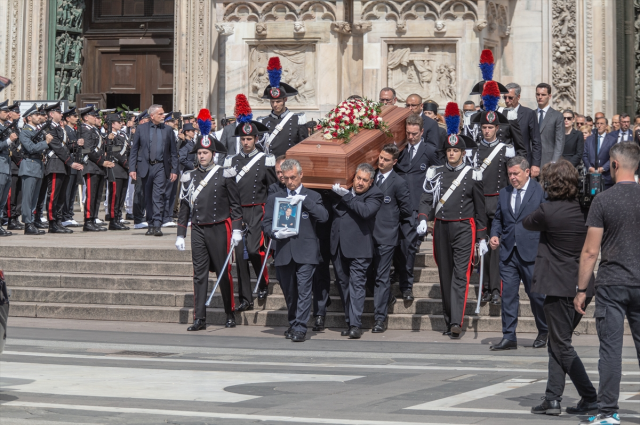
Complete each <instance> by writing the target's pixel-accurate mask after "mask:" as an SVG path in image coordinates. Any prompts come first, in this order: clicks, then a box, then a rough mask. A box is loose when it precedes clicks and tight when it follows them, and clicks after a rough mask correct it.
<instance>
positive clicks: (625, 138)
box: [618, 130, 633, 143]
mask: <svg viewBox="0 0 640 425" xmlns="http://www.w3.org/2000/svg"><path fill="white" fill-rule="evenodd" d="M631 141H633V133H631V130H627V131H622V130H620V132H619V133H618V143H620V142H631Z"/></svg>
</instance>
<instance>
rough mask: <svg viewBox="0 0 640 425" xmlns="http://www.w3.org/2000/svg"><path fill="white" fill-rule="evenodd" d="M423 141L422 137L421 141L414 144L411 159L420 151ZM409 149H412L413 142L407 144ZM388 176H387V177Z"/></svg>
mask: <svg viewBox="0 0 640 425" xmlns="http://www.w3.org/2000/svg"><path fill="white" fill-rule="evenodd" d="M421 143H422V139H420V141H419V142H418V143H416V144H415V145H413V154H412V155H411V157H410V158H409V160H411V161H413V157H414V156H416V154H417V153H418V149H419V148H420V144H421ZM407 149H411V144H409V145H407ZM385 178H386V177H385Z"/></svg>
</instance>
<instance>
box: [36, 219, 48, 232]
mask: <svg viewBox="0 0 640 425" xmlns="http://www.w3.org/2000/svg"><path fill="white" fill-rule="evenodd" d="M33 225H34V226H36V229H48V228H49V222H48V221H47V222H46V223H43V222H42V220H40V217H36V218H34V219H33Z"/></svg>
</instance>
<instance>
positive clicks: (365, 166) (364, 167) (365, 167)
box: [356, 162, 376, 179]
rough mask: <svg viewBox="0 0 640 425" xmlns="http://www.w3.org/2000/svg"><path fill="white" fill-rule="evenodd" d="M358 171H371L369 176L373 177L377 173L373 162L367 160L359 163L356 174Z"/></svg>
mask: <svg viewBox="0 0 640 425" xmlns="http://www.w3.org/2000/svg"><path fill="white" fill-rule="evenodd" d="M358 171H364V172H367V173H369V178H371V179H373V177H374V176H375V175H376V170H374V169H373V167H372V166H371V164H369V163H367V162H363V163H362V164H360V165H358V167H357V168H356V174H358Z"/></svg>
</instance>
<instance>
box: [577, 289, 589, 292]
mask: <svg viewBox="0 0 640 425" xmlns="http://www.w3.org/2000/svg"><path fill="white" fill-rule="evenodd" d="M576 292H587V288H584V289H580V288H576Z"/></svg>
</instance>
